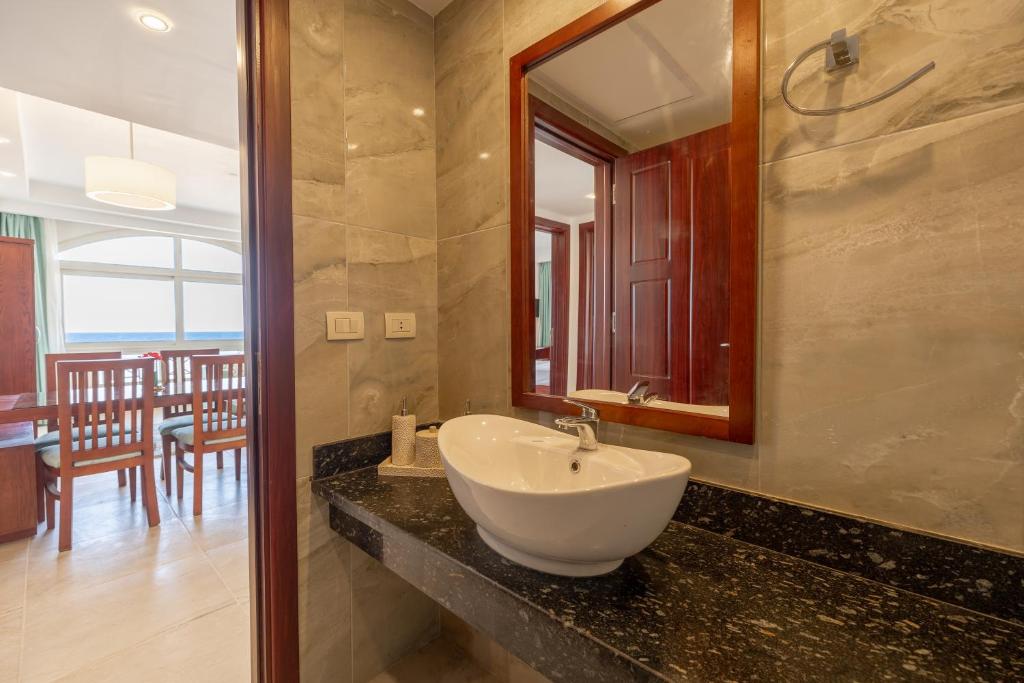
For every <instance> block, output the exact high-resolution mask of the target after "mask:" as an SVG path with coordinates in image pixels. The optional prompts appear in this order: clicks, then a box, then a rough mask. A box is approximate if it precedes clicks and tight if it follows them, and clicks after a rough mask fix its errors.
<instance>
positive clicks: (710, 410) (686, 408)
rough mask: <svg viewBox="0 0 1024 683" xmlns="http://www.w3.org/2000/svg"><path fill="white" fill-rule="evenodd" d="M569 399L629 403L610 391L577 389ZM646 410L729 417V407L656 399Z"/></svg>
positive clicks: (622, 396)
mask: <svg viewBox="0 0 1024 683" xmlns="http://www.w3.org/2000/svg"><path fill="white" fill-rule="evenodd" d="M569 398H574V399H576V400H577V401H601V402H603V403H622V404H626V403H629V397H628V396H627V395H626V394H625V393H624V392H621V391H612V390H610V389H577V390H576V391H570V392H569ZM645 405H646V406H647V407H648V408H662V409H664V410H675V411H678V412H682V413H697V414H699V415H714V416H716V417H729V406H702V405H698V404H696V403H676V402H675V401H663V400H661V399H660V398H656V399H654V400H653V401H651V402H650V403H647V404H645Z"/></svg>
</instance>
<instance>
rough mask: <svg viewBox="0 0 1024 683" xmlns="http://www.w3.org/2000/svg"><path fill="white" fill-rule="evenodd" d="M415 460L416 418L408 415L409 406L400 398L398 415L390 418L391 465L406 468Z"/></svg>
mask: <svg viewBox="0 0 1024 683" xmlns="http://www.w3.org/2000/svg"><path fill="white" fill-rule="evenodd" d="M415 460H416V416H415V415H410V414H409V406H408V402H407V400H406V398H405V397H403V398H402V411H401V414H400V415H392V416H391V463H392V464H394V465H399V466H401V467H408V466H409V465H412V464H413V462H415Z"/></svg>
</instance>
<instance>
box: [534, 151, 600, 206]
mask: <svg viewBox="0 0 1024 683" xmlns="http://www.w3.org/2000/svg"><path fill="white" fill-rule="evenodd" d="M593 191H594V167H593V166H591V165H590V164H588V163H586V162H585V161H580V160H579V159H577V158H576V157H574V156H570V155H568V154H566V153H565V152H562V151H560V150H557V149H555V148H554V147H552V146H550V145H547V144H545V143H543V142H541V141H539V140H538V141H537V142H536V146H535V148H534V205H535V206H536V213H537V215H539V216H550V215H551V214H556V215H559V216H580V215H583V214H587V213H593V211H594V200H593V199H589V198H587V195H588V194H590V193H592V192H593Z"/></svg>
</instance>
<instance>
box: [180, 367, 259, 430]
mask: <svg viewBox="0 0 1024 683" xmlns="http://www.w3.org/2000/svg"><path fill="white" fill-rule="evenodd" d="M245 396H246V392H245V356H244V355H242V354H240V353H239V354H231V355H225V356H192V405H193V406H195V411H196V412H195V416H196V418H195V421H194V424H195V432H194V434H195V446H196V448H199V447H200V445H201V444H202V442H204V441H207V440H210V439H218V440H220V439H229V438H232V437H238V438H239V439H242V438H244V437H245V411H246V398H245ZM222 416H224V417H222Z"/></svg>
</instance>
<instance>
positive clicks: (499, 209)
mask: <svg viewBox="0 0 1024 683" xmlns="http://www.w3.org/2000/svg"><path fill="white" fill-rule="evenodd" d="M501 17H502V7H501V0H456V1H455V2H453V3H452V4H451V5H449V6H448V7H447V8H445V10H444V11H443V12H441V14H439V15H438V17H437V25H436V49H435V59H436V64H435V69H436V74H437V77H436V97H437V116H438V122H439V126H438V131H437V216H438V237H441V238H443V237H450V236H452V235H461V234H465V233H468V232H472V231H474V230H480V229H483V228H489V227H494V226H497V225H501V224H503V223H507V222H508V218H507V215H508V212H507V208H506V206H507V196H508V191H507V177H508V162H507V158H508V157H507V152H506V142H505V140H506V121H507V119H508V113H507V110H506V107H505V97H504V92H505V90H504V88H505V85H504V84H505V73H506V66H505V62H504V59H503V58H502V50H501V45H502V43H501V40H502V39H501Z"/></svg>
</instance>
